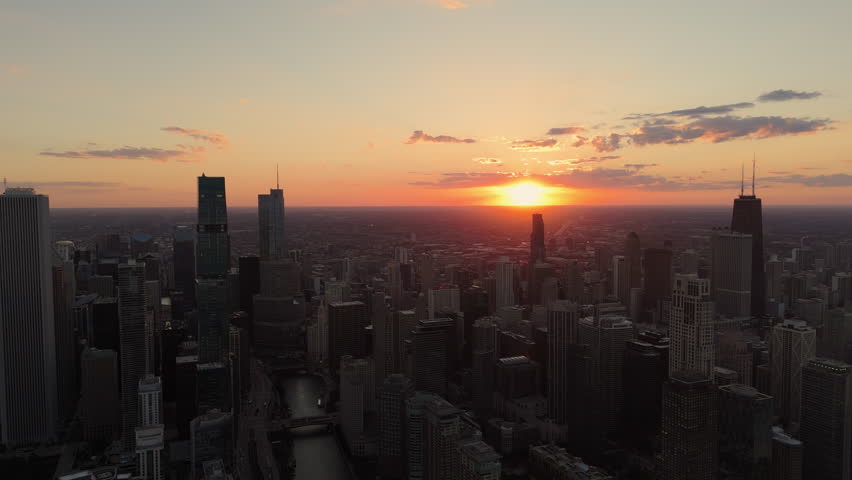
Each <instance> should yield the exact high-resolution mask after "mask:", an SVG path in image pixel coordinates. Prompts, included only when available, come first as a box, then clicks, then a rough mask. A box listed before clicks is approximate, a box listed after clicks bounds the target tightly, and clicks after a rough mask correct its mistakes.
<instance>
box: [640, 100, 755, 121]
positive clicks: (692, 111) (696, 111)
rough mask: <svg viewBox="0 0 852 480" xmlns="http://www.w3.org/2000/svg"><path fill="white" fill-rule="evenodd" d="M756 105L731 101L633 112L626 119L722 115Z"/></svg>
mask: <svg viewBox="0 0 852 480" xmlns="http://www.w3.org/2000/svg"><path fill="white" fill-rule="evenodd" d="M751 107H754V104H753V103H751V102H740V103H729V104H727V105H714V106H711V107H705V106H703V105H702V106H700V107H693V108H684V109H681V110H672V111H670V112H663V113H632V114H630V115H628V116H626V117H624V120H641V119H643V118H646V117H690V118H697V117H702V116H704V115H722V114H725V113H731V112H733V111H734V110H738V109H741V108H751Z"/></svg>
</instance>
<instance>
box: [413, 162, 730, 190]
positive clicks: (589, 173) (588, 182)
mask: <svg viewBox="0 0 852 480" xmlns="http://www.w3.org/2000/svg"><path fill="white" fill-rule="evenodd" d="M672 178H676V177H672ZM519 179H524V180H531V181H535V182H538V183H542V184H546V185H551V186H557V187H565V188H578V189H587V188H592V189H596V188H602V189H606V188H617V189H636V190H650V191H684V190H724V189H736V187H737V186H739V182H738V181H727V182H704V181H701V180H700V178H689V179H686V180H685V181H684V180H670V179H667V178H665V177H663V176H659V175H647V174H643V173H641V172H640V171H639V169H635V168H632V169H631V168H623V169H622V168H594V169H587V170H583V169H577V170H571V171H568V172H552V173H548V174H523V173H518V172H496V173H477V172H472V173H465V172H451V173H442V174H440V178H439V179H438V180H435V181H416V182H410V185H416V186H422V187H426V188H475V187H489V186H500V185H505V184H508V183H512V182H515V181H517V180H519Z"/></svg>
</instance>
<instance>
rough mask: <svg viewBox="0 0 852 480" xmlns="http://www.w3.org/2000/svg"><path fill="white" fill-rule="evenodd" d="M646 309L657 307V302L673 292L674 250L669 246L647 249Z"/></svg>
mask: <svg viewBox="0 0 852 480" xmlns="http://www.w3.org/2000/svg"><path fill="white" fill-rule="evenodd" d="M644 255H645V284H644V290H645V296H644V303H645V308H646V309H653V308H657V302H658V301H659V300H660V299H662V298H665V297H668V296H669V295H671V294H672V251H671V250H669V249H667V248H646V249H645V253H644Z"/></svg>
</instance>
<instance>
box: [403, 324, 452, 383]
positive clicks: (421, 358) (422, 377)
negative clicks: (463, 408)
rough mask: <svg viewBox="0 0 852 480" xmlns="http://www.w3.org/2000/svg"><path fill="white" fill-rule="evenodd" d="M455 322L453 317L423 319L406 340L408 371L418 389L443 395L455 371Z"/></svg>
mask: <svg viewBox="0 0 852 480" xmlns="http://www.w3.org/2000/svg"><path fill="white" fill-rule="evenodd" d="M454 336H455V322H454V321H453V320H452V319H447V318H442V319H428V320H420V321H419V322H418V324H417V328H415V329H414V331H413V332H412V333H411V339H410V340H409V342H408V343H407V351H408V352H409V353H408V357H409V358H408V368H407V369H406V370H407V372H408V375H409V376H410V378H411V379H412V381H413V382H414V385H415V388H416V389H417V390H423V391H426V392H433V393H437V394H439V395H444V394H445V393H446V392H447V380H448V379H449V375H450V374H451V373H452V372H453V370H452V366H453V364H454V362H453V361H452V358H453V357H454V356H455V347H454V345H455V342H454V341H453V338H454Z"/></svg>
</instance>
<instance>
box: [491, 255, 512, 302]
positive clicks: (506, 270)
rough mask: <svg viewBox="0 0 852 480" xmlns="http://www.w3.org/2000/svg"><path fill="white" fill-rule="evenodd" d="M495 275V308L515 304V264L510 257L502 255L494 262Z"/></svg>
mask: <svg viewBox="0 0 852 480" xmlns="http://www.w3.org/2000/svg"><path fill="white" fill-rule="evenodd" d="M494 277H495V278H496V280H497V283H496V291H495V297H496V300H495V308H500V307H508V306H512V305H515V304H516V303H517V302H516V301H515V264H514V263H512V262H511V261H509V257H500V259H499V260H497V263H495V264H494Z"/></svg>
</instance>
